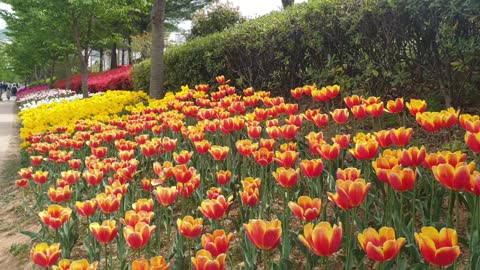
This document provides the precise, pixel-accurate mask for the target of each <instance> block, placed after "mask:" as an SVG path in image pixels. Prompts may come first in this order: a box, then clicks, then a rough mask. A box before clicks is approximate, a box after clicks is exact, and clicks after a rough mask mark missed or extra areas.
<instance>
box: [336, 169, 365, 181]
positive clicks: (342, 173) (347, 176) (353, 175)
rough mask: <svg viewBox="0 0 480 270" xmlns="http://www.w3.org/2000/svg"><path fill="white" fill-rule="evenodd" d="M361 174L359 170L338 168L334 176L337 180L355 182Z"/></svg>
mask: <svg viewBox="0 0 480 270" xmlns="http://www.w3.org/2000/svg"><path fill="white" fill-rule="evenodd" d="M361 172H362V171H361V170H359V169H357V168H352V167H349V168H345V169H340V168H338V169H337V173H336V176H337V179H338V180H351V181H355V180H357V179H359V178H360V174H361Z"/></svg>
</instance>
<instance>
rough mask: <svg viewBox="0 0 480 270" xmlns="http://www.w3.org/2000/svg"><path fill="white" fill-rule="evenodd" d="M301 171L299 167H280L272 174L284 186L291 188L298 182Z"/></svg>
mask: <svg viewBox="0 0 480 270" xmlns="http://www.w3.org/2000/svg"><path fill="white" fill-rule="evenodd" d="M299 172H300V170H299V169H292V168H288V169H287V168H284V167H280V168H277V170H276V171H275V172H273V173H272V175H273V177H274V178H275V180H276V181H277V183H278V184H280V185H281V186H282V187H284V188H290V187H294V186H295V185H296V184H297V181H298V176H299Z"/></svg>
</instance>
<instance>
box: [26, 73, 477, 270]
mask: <svg viewBox="0 0 480 270" xmlns="http://www.w3.org/2000/svg"><path fill="white" fill-rule="evenodd" d="M217 82H218V83H217V84H216V85H211V86H210V85H196V86H195V89H189V88H188V87H183V88H182V90H181V91H180V92H178V93H176V94H172V93H169V94H168V95H167V96H166V97H165V98H164V99H163V100H151V99H148V98H147V97H146V95H145V94H143V93H141V92H126V91H117V92H107V93H105V94H101V95H98V96H95V97H92V98H89V99H83V100H76V101H72V102H65V103H62V104H55V105H51V106H52V107H39V108H35V109H30V110H27V111H26V112H24V113H21V115H20V117H21V121H22V124H23V127H22V129H21V136H22V139H23V140H24V143H23V147H24V148H23V149H22V160H23V168H22V169H21V170H20V171H19V173H18V175H19V179H18V181H17V185H18V187H19V190H20V192H23V194H24V198H25V205H24V206H25V207H26V208H27V209H28V210H29V211H31V212H32V213H34V214H35V215H37V216H38V220H39V223H40V224H41V226H42V228H41V230H40V231H38V232H25V233H26V234H29V235H30V236H31V237H32V238H33V240H34V244H33V247H32V250H31V259H32V260H33V261H34V262H35V263H36V264H37V265H39V266H40V267H44V268H48V267H53V269H97V268H98V269H168V268H171V269H190V268H194V269H225V268H228V269H240V268H243V269H257V268H259V267H263V268H265V269H286V268H292V267H295V268H296V269H313V268H315V267H319V268H321V269H373V268H375V269H392V268H396V269H426V268H428V267H432V268H440V267H448V268H449V269H456V268H455V267H457V269H468V268H471V269H477V267H478V266H479V258H480V256H479V250H480V249H479V248H478V247H479V240H478V232H479V224H480V220H479V216H480V211H479V207H480V204H479V201H480V199H479V195H480V173H479V172H478V166H477V165H476V164H477V163H478V162H479V154H478V153H479V152H480V119H479V116H478V115H470V114H460V113H459V111H457V110H455V109H453V108H449V109H447V110H442V111H427V107H428V104H427V103H426V102H425V101H424V100H422V99H409V100H404V99H403V98H402V97H399V98H394V99H391V100H382V99H380V98H379V97H375V96H370V97H366V96H365V97H362V96H357V95H346V94H345V93H342V91H341V89H340V87H339V86H337V85H333V86H325V87H317V86H315V85H307V86H304V87H300V88H296V89H293V90H291V95H292V98H291V101H290V102H289V101H288V100H286V99H285V98H283V97H276V96H273V95H271V94H270V92H267V91H262V90H254V89H253V88H247V89H244V90H240V89H236V88H235V87H234V86H231V85H229V84H228V83H229V81H227V80H226V79H225V78H224V77H223V76H219V77H217ZM70 110H75V111H76V112H77V113H76V114H75V115H76V116H75V118H66V116H67V115H70V114H68V113H66V112H68V111H70ZM40 119H43V122H41V124H40V125H39V126H35V125H32V124H31V123H36V122H39V121H41V120H40ZM459 138H460V139H459ZM432 142H437V143H432ZM438 142H442V143H443V142H445V144H446V147H442V146H441V145H439V144H440V143H438ZM28 202H33V203H28ZM74 265H75V267H78V268H73V267H74Z"/></svg>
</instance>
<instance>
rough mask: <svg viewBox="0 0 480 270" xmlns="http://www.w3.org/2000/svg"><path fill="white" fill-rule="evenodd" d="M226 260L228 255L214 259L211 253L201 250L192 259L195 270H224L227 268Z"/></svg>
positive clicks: (221, 255) (220, 255)
mask: <svg viewBox="0 0 480 270" xmlns="http://www.w3.org/2000/svg"><path fill="white" fill-rule="evenodd" d="M225 258H226V255H225V253H223V254H219V255H218V256H217V257H216V258H215V259H214V258H213V256H212V254H211V253H210V252H208V251H207V250H205V249H201V250H199V251H198V252H197V254H196V255H195V257H192V265H193V267H194V268H195V270H223V268H224V267H225Z"/></svg>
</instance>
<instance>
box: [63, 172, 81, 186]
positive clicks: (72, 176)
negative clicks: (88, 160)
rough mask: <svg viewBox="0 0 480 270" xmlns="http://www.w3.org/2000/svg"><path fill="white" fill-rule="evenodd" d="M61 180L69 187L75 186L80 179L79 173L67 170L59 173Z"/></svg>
mask: <svg viewBox="0 0 480 270" xmlns="http://www.w3.org/2000/svg"><path fill="white" fill-rule="evenodd" d="M61 175H62V178H63V180H65V181H66V182H67V183H68V184H69V185H73V184H75V183H76V182H77V181H78V180H79V179H80V172H79V171H74V170H68V171H64V172H61Z"/></svg>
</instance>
